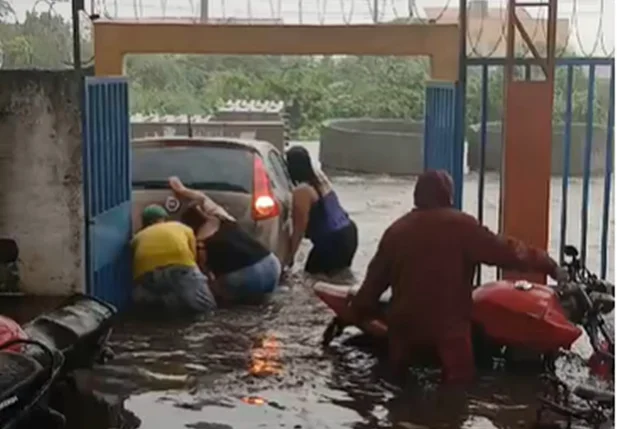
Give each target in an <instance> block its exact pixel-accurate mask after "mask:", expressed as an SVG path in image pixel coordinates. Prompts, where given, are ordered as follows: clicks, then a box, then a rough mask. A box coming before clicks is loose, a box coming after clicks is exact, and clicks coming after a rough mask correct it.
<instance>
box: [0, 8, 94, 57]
mask: <svg viewBox="0 0 617 429" xmlns="http://www.w3.org/2000/svg"><path fill="white" fill-rule="evenodd" d="M2 1H4V0H0V18H2V17H3V16H2V10H3V9H2ZM7 4H8V3H7ZM8 6H9V7H10V4H8ZM6 14H8V12H7V13H6ZM0 46H1V47H2V51H3V54H4V58H3V65H2V67H3V68H10V69H18V68H23V69H32V68H37V69H62V68H67V67H71V66H72V62H73V36H72V28H71V25H70V23H69V22H67V21H65V20H64V18H63V17H62V16H61V15H58V14H55V13H53V11H52V12H41V13H39V12H26V17H25V19H24V20H23V22H9V21H8V20H7V21H6V22H0ZM82 52H83V55H82V56H83V57H84V58H89V57H90V56H91V55H92V46H91V44H90V43H88V42H86V41H83V43H82Z"/></svg>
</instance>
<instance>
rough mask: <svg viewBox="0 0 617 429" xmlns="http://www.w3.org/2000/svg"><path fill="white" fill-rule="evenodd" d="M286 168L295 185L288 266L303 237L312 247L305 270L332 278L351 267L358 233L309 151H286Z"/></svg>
mask: <svg viewBox="0 0 617 429" xmlns="http://www.w3.org/2000/svg"><path fill="white" fill-rule="evenodd" d="M287 168H288V170H289V175H290V176H291V180H292V182H293V183H294V185H295V189H294V192H293V210H292V213H293V234H292V236H291V252H290V260H289V261H287V264H288V265H290V266H291V265H293V262H294V256H295V254H296V252H297V251H298V247H299V246H300V242H301V241H302V238H303V237H307V238H308V239H310V240H311V242H312V243H313V248H312V249H311V252H310V254H309V256H308V259H307V261H306V265H305V267H304V269H305V270H306V271H307V272H308V273H310V274H325V275H327V276H333V275H336V274H337V273H339V272H341V271H343V270H346V269H348V268H349V267H350V266H351V261H352V260H353V257H354V255H355V254H356V250H357V248H358V229H357V228H356V224H355V223H354V222H353V221H352V220H351V219H350V217H349V215H348V214H347V212H346V211H345V210H344V209H343V207H342V206H341V204H340V202H339V199H338V197H337V195H336V193H335V192H334V190H333V189H332V185H331V184H330V182H329V181H328V179H327V178H326V176H325V175H324V174H323V173H322V172H321V171H319V170H318V171H315V169H314V168H313V165H312V163H311V157H310V155H309V153H308V151H307V150H306V149H305V148H303V147H301V146H294V147H292V148H291V149H289V150H288V151H287Z"/></svg>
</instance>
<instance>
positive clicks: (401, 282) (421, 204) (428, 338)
mask: <svg viewBox="0 0 617 429" xmlns="http://www.w3.org/2000/svg"><path fill="white" fill-rule="evenodd" d="M452 196H453V186H452V179H451V178H450V176H449V175H448V173H446V172H445V171H428V172H426V173H424V174H422V175H421V176H420V177H419V179H418V182H417V184H416V188H415V191H414V200H415V206H416V208H415V209H413V210H412V211H411V212H409V213H407V214H405V215H403V216H402V217H401V218H399V219H398V220H396V221H395V222H394V223H393V224H392V225H391V226H390V227H389V228H388V229H387V230H386V231H385V233H384V234H383V236H382V238H381V241H380V243H379V246H378V249H377V253H376V254H375V256H374V257H373V259H372V261H371V263H370V264H369V267H368V271H367V274H366V278H365V279H364V283H363V284H362V287H361V289H360V291H359V292H358V294H357V296H356V297H355V298H354V299H353V301H352V303H351V307H352V311H354V313H355V315H356V316H357V317H360V318H362V319H364V318H365V317H371V316H372V315H373V310H376V304H377V302H378V299H379V297H380V295H381V294H382V293H383V292H384V291H385V290H386V289H387V288H388V287H389V286H391V287H392V301H391V305H390V308H389V313H388V314H387V322H388V326H389V335H390V337H391V338H390V339H391V341H392V340H394V341H396V338H394V337H396V336H397V333H398V334H399V335H402V336H403V337H404V338H405V342H407V343H408V344H413V343H415V344H427V345H430V344H435V343H436V342H440V341H442V340H443V339H444V338H452V337H453V336H454V337H456V336H459V337H460V334H463V335H468V334H467V333H468V332H469V328H470V321H471V305H472V300H471V292H472V285H473V276H474V271H475V268H476V266H477V265H479V264H487V265H495V266H498V267H501V268H503V269H510V270H516V271H519V272H526V271H533V272H540V273H544V274H546V275H551V276H554V275H555V272H556V269H557V267H558V265H557V263H556V262H555V261H554V260H553V259H552V258H550V257H549V256H548V255H547V253H546V252H544V251H542V250H538V249H533V248H530V247H528V246H526V245H524V244H523V243H521V242H519V241H517V240H514V239H510V238H506V237H503V236H500V235H496V234H494V233H493V232H491V231H490V230H489V229H487V228H485V227H484V226H482V225H480V224H479V223H478V221H477V220H476V219H475V218H474V217H473V216H470V215H468V214H466V213H463V212H461V211H459V210H456V209H454V208H453V207H452ZM457 333H458V334H457ZM393 336H394V337H393ZM401 338H402V337H401Z"/></svg>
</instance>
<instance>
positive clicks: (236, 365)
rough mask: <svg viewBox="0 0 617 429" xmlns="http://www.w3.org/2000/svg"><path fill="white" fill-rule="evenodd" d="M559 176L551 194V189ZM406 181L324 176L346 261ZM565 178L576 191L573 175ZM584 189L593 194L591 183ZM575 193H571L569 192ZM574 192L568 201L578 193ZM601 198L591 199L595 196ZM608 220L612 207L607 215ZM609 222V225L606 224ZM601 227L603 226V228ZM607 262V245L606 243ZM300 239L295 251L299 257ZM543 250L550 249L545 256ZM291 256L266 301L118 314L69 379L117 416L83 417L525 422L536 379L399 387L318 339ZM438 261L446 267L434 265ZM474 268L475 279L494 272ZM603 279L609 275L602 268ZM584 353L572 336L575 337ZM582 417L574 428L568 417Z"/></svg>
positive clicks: (374, 235) (306, 425) (593, 217)
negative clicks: (344, 226) (104, 341)
mask: <svg viewBox="0 0 617 429" xmlns="http://www.w3.org/2000/svg"><path fill="white" fill-rule="evenodd" d="M560 182H561V179H559V180H557V179H555V181H554V183H553V194H554V195H560V186H561V184H560ZM414 183H415V182H414V179H393V178H383V177H346V176H339V177H336V178H334V186H335V189H336V191H337V192H338V193H339V196H340V198H341V200H342V202H343V204H344V206H345V208H346V209H347V210H348V211H349V213H350V215H351V216H352V217H353V218H354V220H355V221H356V222H357V224H358V228H359V231H360V232H359V234H360V237H359V241H360V247H359V250H358V253H357V256H356V259H355V261H354V266H353V270H354V273H355V275H356V276H357V277H358V278H361V277H362V276H363V274H364V272H365V269H366V266H367V264H368V262H369V261H370V258H371V257H372V255H373V253H374V251H375V247H376V245H377V242H378V240H379V238H380V236H381V234H382V232H383V231H384V229H385V228H386V227H387V226H388V225H389V223H390V222H391V221H392V220H394V219H395V218H397V217H398V216H400V215H401V214H403V213H404V212H406V211H407V210H409V209H410V208H411V206H412V192H413V185H414ZM465 186H466V192H467V194H466V196H465V209H466V210H468V211H470V212H471V213H476V204H477V198H476V197H475V195H476V192H477V191H476V186H477V178H476V177H475V176H472V175H470V176H468V178H467V181H466V185H465ZM572 187H573V188H577V189H578V191H579V192H580V182H576V181H574V182H573V184H572ZM592 187H593V188H592V198H601V196H599V195H597V190H598V189H601V188H602V184H601V182H600V181H597V182H596V181H594V182H593V183H592ZM486 192H487V194H486V202H485V205H484V207H485V212H486V214H485V223H487V224H488V225H489V226H491V227H493V228H494V227H495V226H496V223H497V207H498V198H497V196H498V180H497V178H496V177H492V176H491V177H489V178H488V179H487V191H486ZM572 194H573V196H571V197H570V198H571V200H570V201H571V203H570V204H571V207H572V208H571V214H570V219H571V223H572V225H576V226H577V227H576V228H574V227H573V228H570V229H569V239H571V240H573V241H574V243H575V244H577V245H578V242H579V233H578V231H577V230H578V227H579V226H580V222H579V221H578V219H579V213H580V202H578V203H577V200H576V198H577V197H576V189H574V191H573V192H572ZM579 198H580V197H579ZM579 201H580V200H579ZM600 201H601V199H600ZM593 204H594V206H593V207H597V208H595V209H592V212H591V213H590V221H591V222H592V224H591V225H590V228H589V234H590V236H589V243H590V247H589V249H590V251H589V257H590V260H591V265H592V268H594V269H597V268H598V267H599V259H600V255H599V248H600V247H599V246H600V227H599V225H600V219H601V212H600V209H599V208H600V207H601V202H600V203H598V204H596V203H593ZM559 207H560V203H559V201H558V200H557V198H554V199H553V212H554V213H553V217H552V233H551V234H552V237H551V248H552V250H553V252H555V251H556V250H557V248H558V244H559V243H558V237H559V234H558V232H559V222H558V220H559V214H560V211H559ZM611 219H612V216H611ZM612 224H613V223H612V221H611V228H612ZM610 236H611V237H612V236H613V232H612V229H611V232H610ZM610 247H611V251H610V254H609V257H610V259H609V260H610V261H612V260H613V243H612V241H611V243H610ZM307 248H308V246H307V247H303V248H302V250H301V258H300V259H303V258H304V257H305V256H306V251H307ZM555 256H557V255H556V254H555ZM301 268H302V262H301V261H299V262H298V263H297V264H296V267H295V272H293V273H292V274H291V275H290V276H289V277H288V279H287V280H286V282H285V284H284V285H282V286H281V287H280V289H279V290H278V291H277V292H276V294H275V295H274V296H273V298H272V300H271V301H270V302H269V303H267V304H265V305H263V306H259V307H243V308H234V309H225V310H221V311H219V312H218V313H217V314H216V315H215V316H214V317H211V318H209V319H202V320H187V321H171V320H165V319H162V318H158V317H157V316H154V317H152V318H150V320H148V321H143V320H139V321H137V320H126V321H123V322H122V323H120V324H119V325H118V326H117V328H116V329H115V331H114V334H113V336H112V338H111V345H112V347H113V349H114V351H115V352H116V357H115V359H114V360H112V361H111V362H109V363H108V364H107V365H105V366H103V367H100V368H97V369H95V370H94V371H92V372H87V373H84V374H82V376H81V380H80V383H81V384H82V386H86V387H87V388H88V389H92V390H94V391H96V392H98V394H99V397H102V398H105V400H106V401H108V402H114V401H118V400H120V401H123V407H124V409H125V411H124V413H123V415H124V417H123V418H118V417H117V416H116V417H115V420H114V422H113V423H109V422H108V423H103V420H104V418H103V417H101V419H100V420H98V419H97V422H93V421H92V418H90V419H89V424H88V427H93V428H94V427H95V426H93V423H100V424H101V427H116V428H120V427H126V428H129V427H140V428H146V429H157V428H161V429H176V428H177V429H180V428H193V429H231V428H233V429H256V428H268V429H274V428H290V429H301V428H303V429H311V428H315V429H318V428H319V429H326V428H328V429H330V428H332V429H333V428H354V429H369V428H391V427H396V428H477V429H483V428H486V429H489V428H500V429H506V428H526V427H533V422H534V421H535V410H536V406H537V400H536V394H537V392H538V389H539V385H538V378H537V377H534V376H522V375H517V376H508V375H506V374H500V373H494V374H484V375H481V377H480V378H479V380H478V382H477V383H476V385H475V386H473V387H472V388H471V389H470V390H469V391H468V392H466V393H465V394H463V393H461V392H450V391H442V390H440V389H437V388H436V385H435V381H436V380H437V374H435V373H434V372H431V371H426V372H421V373H417V374H414V377H412V380H414V381H413V382H411V383H408V385H407V386H406V387H403V388H401V387H397V386H394V385H391V384H389V383H388V382H386V381H384V379H383V378H382V377H380V374H381V372H382V370H383V368H382V367H380V365H379V364H378V359H377V357H376V356H375V355H374V354H373V353H371V352H370V351H368V350H366V349H363V348H362V347H358V346H356V345H353V344H350V343H349V342H348V341H347V340H346V338H350V337H351V336H353V334H354V333H353V331H352V330H350V331H349V332H348V333H346V334H345V335H344V336H343V337H342V338H340V339H338V340H336V341H335V342H334V343H333V344H332V345H331V347H328V348H322V347H321V339H322V333H323V331H324V329H325V327H326V325H327V324H328V323H329V322H330V320H331V318H332V314H331V312H330V311H329V310H328V309H327V308H326V307H325V306H324V305H323V304H321V303H320V302H319V301H318V299H317V298H316V297H315V296H314V295H313V293H312V292H311V290H310V289H309V288H308V287H307V286H306V282H305V279H304V278H303V276H302V274H301V273H300V270H301ZM444 269H447V267H444ZM493 271H494V270H485V274H484V279H485V280H486V279H488V278H490V277H493V276H494V273H493ZM609 278H610V279H612V278H613V266H612V265H611V267H610V272H609ZM576 347H577V350H578V351H580V352H581V353H582V354H583V355H586V354H588V353H589V347H588V346H587V345H586V343H585V341H584V340H581V341H580V342H579V343H577V346H576ZM560 372H561V373H562V375H563V376H564V377H565V378H567V379H573V378H580V377H585V374H584V371H583V370H582V369H581V367H580V365H576V364H572V363H569V362H562V363H561V370H560ZM580 427H584V426H580Z"/></svg>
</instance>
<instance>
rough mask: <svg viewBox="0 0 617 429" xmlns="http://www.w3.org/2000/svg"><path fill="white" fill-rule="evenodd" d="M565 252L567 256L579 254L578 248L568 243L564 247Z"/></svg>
mask: <svg viewBox="0 0 617 429" xmlns="http://www.w3.org/2000/svg"><path fill="white" fill-rule="evenodd" d="M563 253H564V255H566V256H570V257H571V258H576V257H577V256H578V249H577V248H576V247H574V246H572V245H571V244H568V245H567V246H566V247H564V249H563Z"/></svg>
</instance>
